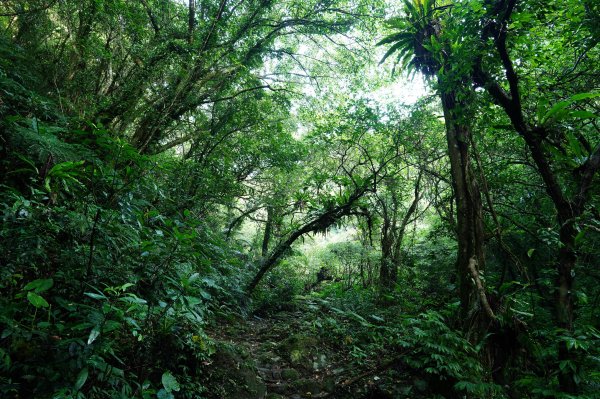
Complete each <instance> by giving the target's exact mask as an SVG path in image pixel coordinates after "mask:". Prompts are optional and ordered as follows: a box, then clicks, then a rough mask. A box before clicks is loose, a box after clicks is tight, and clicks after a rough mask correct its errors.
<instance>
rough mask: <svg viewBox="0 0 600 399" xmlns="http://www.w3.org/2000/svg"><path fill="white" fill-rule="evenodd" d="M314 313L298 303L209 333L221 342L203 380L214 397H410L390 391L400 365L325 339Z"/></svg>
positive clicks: (348, 342) (344, 341) (345, 340)
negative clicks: (362, 355)
mask: <svg viewBox="0 0 600 399" xmlns="http://www.w3.org/2000/svg"><path fill="white" fill-rule="evenodd" d="M315 309H316V305H315V303H314V302H312V301H311V300H303V301H296V302H295V304H294V306H293V308H292V309H286V310H279V311H276V312H272V313H268V314H266V315H263V317H258V316H250V317H249V318H246V319H244V318H239V319H237V320H235V321H229V322H227V323H226V324H223V325H222V326H221V328H218V329H215V330H213V331H211V333H210V335H211V337H212V338H213V339H214V340H215V342H219V344H218V347H217V351H216V353H215V355H214V356H213V357H212V362H211V366H212V367H210V368H211V369H212V370H214V371H213V372H211V373H209V376H208V380H207V381H208V386H209V389H210V390H211V391H213V394H214V395H215V396H214V397H215V398H216V397H223V398H230V399H246V398H247V399H284V398H289V399H301V398H345V399H346V398H347V399H354V398H382V399H384V398H388V397H390V398H391V397H394V398H396V397H398V398H399V397H408V396H404V395H403V394H402V388H401V387H398V384H397V383H396V384H393V387H391V385H390V382H392V380H395V381H398V380H397V377H398V376H399V373H401V370H400V369H401V366H400V365H399V364H396V363H394V362H382V359H368V358H364V357H361V354H360V353H359V351H360V350H359V349H357V346H356V345H355V342H353V340H354V338H352V337H351V336H346V337H339V336H337V335H336V336H334V335H333V334H327V333H324V331H327V330H326V329H323V328H322V325H320V321H319V319H318V318H314V317H313V316H314V312H315ZM328 317H329V320H330V321H333V322H336V321H335V319H333V317H331V316H328ZM339 322H340V323H341V322H342V321H341V320H339ZM409 384H410V383H409ZM391 391H395V392H391ZM406 393H408V392H406ZM210 397H213V396H210Z"/></svg>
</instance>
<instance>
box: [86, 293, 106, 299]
mask: <svg viewBox="0 0 600 399" xmlns="http://www.w3.org/2000/svg"><path fill="white" fill-rule="evenodd" d="M83 294H84V295H87V296H89V297H90V298H94V299H106V296H105V295H104V294H96V293H94V292H84V293H83Z"/></svg>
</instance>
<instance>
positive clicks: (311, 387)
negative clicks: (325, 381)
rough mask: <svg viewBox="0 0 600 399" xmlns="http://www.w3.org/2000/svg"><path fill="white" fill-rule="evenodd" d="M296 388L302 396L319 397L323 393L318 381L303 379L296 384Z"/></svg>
mask: <svg viewBox="0 0 600 399" xmlns="http://www.w3.org/2000/svg"><path fill="white" fill-rule="evenodd" d="M294 388H296V389H297V390H298V392H300V394H301V395H313V396H314V395H318V394H319V393H321V385H320V384H319V382H318V381H315V380H310V379H308V378H302V379H300V380H298V381H296V382H294Z"/></svg>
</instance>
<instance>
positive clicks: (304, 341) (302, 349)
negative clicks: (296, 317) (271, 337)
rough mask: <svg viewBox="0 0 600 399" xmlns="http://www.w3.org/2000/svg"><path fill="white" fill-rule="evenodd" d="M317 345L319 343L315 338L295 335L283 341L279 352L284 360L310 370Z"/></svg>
mask: <svg viewBox="0 0 600 399" xmlns="http://www.w3.org/2000/svg"><path fill="white" fill-rule="evenodd" d="M318 344H319V341H318V340H317V339H316V338H315V337H310V336H307V335H303V334H295V335H292V336H291V337H289V338H288V339H286V340H285V341H283V343H282V344H281V346H280V351H281V352H283V353H282V355H283V356H284V358H287V359H289V361H290V362H291V363H292V364H294V365H302V366H303V367H305V368H306V369H311V368H312V367H313V356H316V353H315V352H316V348H317V346H318ZM281 352H280V353H281Z"/></svg>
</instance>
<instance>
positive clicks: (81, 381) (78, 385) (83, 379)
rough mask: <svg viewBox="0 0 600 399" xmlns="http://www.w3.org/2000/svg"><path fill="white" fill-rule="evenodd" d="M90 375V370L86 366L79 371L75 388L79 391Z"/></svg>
mask: <svg viewBox="0 0 600 399" xmlns="http://www.w3.org/2000/svg"><path fill="white" fill-rule="evenodd" d="M88 375H89V372H88V368H87V367H85V368H84V369H82V370H81V371H80V372H79V375H78V376H77V381H75V385H74V386H73V389H74V390H75V391H79V390H80V389H81V387H83V384H85V382H86V381H87V378H88Z"/></svg>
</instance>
